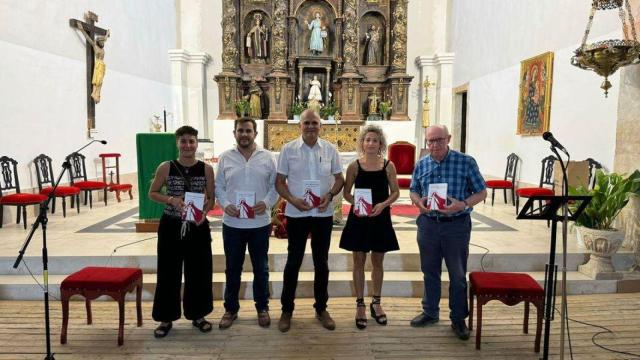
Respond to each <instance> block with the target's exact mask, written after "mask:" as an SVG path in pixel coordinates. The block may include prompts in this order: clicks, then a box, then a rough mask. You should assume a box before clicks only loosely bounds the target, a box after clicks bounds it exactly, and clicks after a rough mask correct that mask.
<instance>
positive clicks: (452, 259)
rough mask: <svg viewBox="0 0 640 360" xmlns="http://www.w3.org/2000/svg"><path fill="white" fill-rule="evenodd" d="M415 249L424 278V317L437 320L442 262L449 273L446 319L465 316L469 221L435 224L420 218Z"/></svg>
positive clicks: (467, 218)
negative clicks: (417, 250)
mask: <svg viewBox="0 0 640 360" xmlns="http://www.w3.org/2000/svg"><path fill="white" fill-rule="evenodd" d="M417 225H418V248H419V249H420V266H421V269H422V274H423V275H424V295H423V297H422V309H423V311H424V313H425V314H427V315H429V316H431V317H433V318H439V314H440V289H441V282H440V276H441V274H442V260H443V259H444V262H445V264H446V265H447V271H448V272H449V284H450V285H449V309H450V311H451V312H450V314H449V318H450V319H451V320H452V321H461V320H464V319H466V318H467V316H469V305H468V303H467V259H468V257H469V239H470V238H471V217H470V216H468V215H463V216H460V217H459V218H456V219H454V220H453V221H451V222H438V221H436V220H434V219H431V218H428V217H427V216H426V215H420V216H419V217H418V220H417Z"/></svg>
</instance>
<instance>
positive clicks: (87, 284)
mask: <svg viewBox="0 0 640 360" xmlns="http://www.w3.org/2000/svg"><path fill="white" fill-rule="evenodd" d="M134 289H135V290H136V310H137V314H138V326H142V303H141V297H142V270H140V269H138V268H116V267H91V266H90V267H85V268H83V269H82V270H80V271H77V272H75V273H73V274H71V275H69V276H67V277H66V278H65V279H64V280H63V281H62V284H60V295H61V299H62V332H61V333H60V343H61V344H66V343H67V326H68V324H69V298H71V296H73V295H76V294H78V295H82V296H84V298H85V305H86V308H87V324H91V322H92V320H91V300H93V299H95V298H97V297H99V296H102V295H108V296H111V297H112V298H113V299H114V300H116V301H117V302H118V310H119V311H118V312H119V315H120V316H119V327H118V346H120V345H122V343H123V342H124V298H125V295H126V294H127V293H128V292H132V291H133V290H134Z"/></svg>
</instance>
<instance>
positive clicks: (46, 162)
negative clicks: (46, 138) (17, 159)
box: [33, 154, 80, 217]
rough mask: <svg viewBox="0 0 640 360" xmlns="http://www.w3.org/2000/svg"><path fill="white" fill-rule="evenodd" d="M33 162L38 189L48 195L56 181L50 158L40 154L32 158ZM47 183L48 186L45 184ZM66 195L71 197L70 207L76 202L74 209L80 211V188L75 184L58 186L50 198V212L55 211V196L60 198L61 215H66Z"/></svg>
mask: <svg viewBox="0 0 640 360" xmlns="http://www.w3.org/2000/svg"><path fill="white" fill-rule="evenodd" d="M33 164H34V165H35V166H36V175H37V176H36V177H37V179H38V189H40V194H42V195H45V196H49V193H50V192H51V190H53V185H54V183H55V181H56V177H55V175H54V174H53V167H52V166H51V158H50V157H48V156H47V155H45V154H40V155H38V156H36V158H35V159H33ZM46 185H49V186H46ZM67 197H70V198H71V207H72V208H73V207H74V204H77V207H76V210H77V211H78V213H80V188H78V187H75V186H58V187H57V188H56V192H55V194H54V197H53V199H52V200H51V202H52V204H51V213H52V214H54V213H55V212H56V198H61V199H62V216H63V217H66V216H67Z"/></svg>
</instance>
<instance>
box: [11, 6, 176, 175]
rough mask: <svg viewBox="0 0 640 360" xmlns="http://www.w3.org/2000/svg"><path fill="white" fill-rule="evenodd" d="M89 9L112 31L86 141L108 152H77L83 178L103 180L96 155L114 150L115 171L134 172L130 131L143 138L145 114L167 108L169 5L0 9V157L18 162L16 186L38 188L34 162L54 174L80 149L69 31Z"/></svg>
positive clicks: (81, 93)
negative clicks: (45, 163) (44, 158)
mask: <svg viewBox="0 0 640 360" xmlns="http://www.w3.org/2000/svg"><path fill="white" fill-rule="evenodd" d="M88 10H90V11H92V12H94V13H96V14H98V16H99V22H98V23H97V25H98V26H100V27H103V28H107V29H109V30H110V31H111V38H110V39H109V40H108V41H107V43H106V46H105V49H106V55H105V63H106V65H107V71H106V75H105V79H104V85H103V87H102V99H101V102H100V103H99V104H97V105H96V130H97V134H96V135H95V138H96V139H104V140H107V141H108V145H106V146H104V145H100V144H93V145H92V146H90V147H88V148H87V149H85V150H84V151H83V154H84V155H85V156H86V157H87V173H88V176H89V177H90V178H96V177H102V174H101V168H100V163H99V162H98V161H99V160H97V159H99V158H98V154H99V153H102V152H119V153H121V154H122V158H121V161H120V171H121V173H122V174H127V173H133V172H135V171H136V146H135V134H136V133H139V132H149V130H150V119H151V117H152V115H153V114H159V115H162V109H163V107H167V108H168V107H170V106H171V86H170V66H169V61H168V55H167V49H170V48H174V47H175V44H176V19H175V17H176V12H175V3H174V1H173V0H144V1H127V0H109V1H106V0H105V1H89V0H83V1H74V2H64V4H63V3H61V2H57V1H22V0H4V1H2V2H0V53H1V54H2V56H0V69H2V71H1V72H0V99H2V104H3V106H0V154H1V155H8V156H10V157H13V158H15V159H16V160H17V161H19V176H20V181H21V185H22V187H23V188H30V187H35V186H37V182H36V180H35V169H33V166H32V164H31V160H32V159H33V158H34V157H35V156H37V155H38V154H40V153H45V154H47V155H49V156H50V157H51V158H52V159H53V161H54V164H53V166H54V172H56V173H58V172H59V169H60V164H61V163H62V161H63V159H64V157H65V156H66V155H68V154H69V153H71V152H72V151H75V150H76V149H78V148H79V147H81V146H82V145H84V144H85V143H87V142H88V138H87V134H86V132H87V127H86V121H87V120H86V117H87V115H86V114H87V110H86V93H85V84H86V82H85V81H86V79H85V77H86V64H85V40H84V38H82V35H81V34H80V33H79V32H77V31H74V30H73V29H71V28H70V26H69V19H70V18H75V19H79V20H83V14H84V13H85V12H86V11H88ZM65 180H66V178H65Z"/></svg>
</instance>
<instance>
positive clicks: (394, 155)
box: [387, 141, 416, 189]
mask: <svg viewBox="0 0 640 360" xmlns="http://www.w3.org/2000/svg"><path fill="white" fill-rule="evenodd" d="M387 152H388V155H389V160H391V161H393V164H394V165H395V166H396V171H397V173H398V187H400V189H408V188H409V187H410V186H411V175H413V168H414V166H415V165H416V146H415V145H413V144H411V143H408V142H406V141H396V142H394V143H393V144H391V145H389V147H388V149H387ZM401 175H405V176H401ZM406 175H409V177H408V178H407V177H406Z"/></svg>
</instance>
